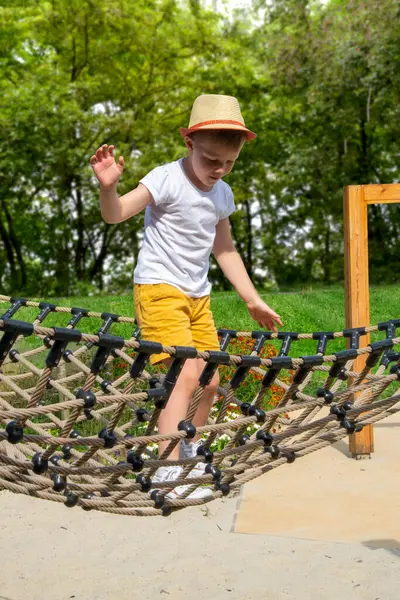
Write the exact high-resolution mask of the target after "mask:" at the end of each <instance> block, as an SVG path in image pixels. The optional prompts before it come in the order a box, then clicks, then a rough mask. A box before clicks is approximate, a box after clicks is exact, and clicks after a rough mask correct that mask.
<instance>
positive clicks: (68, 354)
mask: <svg viewBox="0 0 400 600" xmlns="http://www.w3.org/2000/svg"><path fill="white" fill-rule="evenodd" d="M72 354H73V352H72V350H66V351H65V352H63V355H62V357H63V360H64V362H66V363H70V362H71V360H70V358H69V357H70V356H71V355H72Z"/></svg>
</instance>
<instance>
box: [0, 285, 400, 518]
mask: <svg viewBox="0 0 400 600" xmlns="http://www.w3.org/2000/svg"><path fill="white" fill-rule="evenodd" d="M0 315H1V316H0V332H1V333H0V336H1V337H0V369H1V370H0V490H1V489H6V490H9V491H11V492H14V493H22V494H28V495H31V496H35V497H37V498H43V499H46V500H53V501H56V502H62V503H64V504H65V505H66V506H67V507H73V506H80V507H81V508H83V509H84V510H91V509H97V510H102V511H105V512H110V513H115V514H124V515H136V516H151V515H164V516H167V515H169V514H170V513H171V511H172V510H177V509H182V508H185V507H187V506H196V505H202V504H204V503H206V502H210V501H211V500H213V499H215V498H219V497H221V496H225V495H228V494H232V493H235V492H237V491H238V489H239V488H240V486H242V485H243V484H244V483H246V482H248V481H251V480H252V479H254V478H256V477H259V476H260V475H261V474H263V473H266V472H267V471H270V470H272V469H274V468H276V467H279V466H281V465H285V464H287V463H293V462H294V461H295V460H296V459H297V458H300V457H302V456H305V455H307V454H309V453H310V452H314V451H316V450H319V449H321V448H323V447H325V446H327V445H329V444H333V443H335V442H336V441H338V440H340V439H342V438H343V437H345V436H347V435H349V434H352V433H354V432H357V431H360V430H361V429H362V427H363V426H365V425H366V424H369V423H375V422H376V421H379V420H381V419H384V418H385V417H387V416H389V415H390V414H393V413H394V412H397V411H398V410H399V409H400V403H399V401H400V395H399V393H398V392H399V379H400V353H399V352H397V351H396V345H397V344H400V337H396V335H397V329H398V328H399V327H400V319H395V320H390V321H387V322H384V323H379V324H378V325H376V326H371V327H359V328H354V329H347V330H344V331H341V332H327V331H324V332H314V333H309V334H305V333H296V332H279V333H278V334H273V333H271V332H265V331H254V332H238V331H233V330H229V329H221V330H219V335H220V346H221V350H220V351H219V352H215V351H209V352H197V351H196V350H195V349H193V348H186V347H165V346H162V345H161V344H158V343H155V342H149V341H145V340H141V339H140V331H139V330H138V329H137V328H136V325H135V321H134V319H133V318H129V317H123V316H119V315H115V314H111V313H101V314H100V313H95V312H90V311H88V310H86V309H82V308H66V307H59V306H56V305H54V304H50V303H48V302H33V301H29V300H26V299H24V298H9V297H6V296H0ZM52 320H53V323H52ZM54 322H56V323H57V324H56V325H54ZM121 327H122V329H123V333H124V335H117V333H118V332H117V329H118V328H121ZM368 333H370V334H372V337H373V338H374V339H375V340H376V341H373V342H372V343H370V344H369V345H367V346H366V347H361V348H360V347H359V346H360V338H362V336H365V335H366V334H368ZM238 340H244V342H245V343H244V347H245V349H246V352H243V351H242V352H241V353H238V352H237V349H238ZM339 342H342V344H343V346H344V349H341V350H338V351H335V352H333V353H331V354H328V353H327V350H328V346H333V345H334V346H335V347H337V345H338V343H339ZM295 344H297V345H298V344H300V346H303V347H304V348H305V349H306V353H303V354H302V355H300V356H298V357H292V356H289V352H291V351H292V350H293V347H294V346H295ZM239 347H240V349H241V350H243V344H242V345H240V346H239ZM310 348H311V349H314V350H313V351H314V353H311V352H310ZM232 349H233V350H234V351H232ZM229 350H231V352H229ZM160 352H163V353H167V354H168V355H170V356H171V358H172V363H171V366H170V367H169V369H168V370H167V371H166V372H161V371H160V370H158V371H157V369H156V368H154V367H151V366H150V364H149V359H150V356H151V355H152V354H157V353H160ZM196 357H199V358H202V359H203V360H204V361H205V362H206V366H205V368H204V370H203V372H202V374H201V376H200V378H199V384H198V387H197V389H196V391H195V393H194V394H193V397H192V400H191V403H190V405H189V408H188V412H187V416H186V419H185V420H184V421H181V422H180V423H179V424H178V423H177V426H176V430H175V431H171V432H170V433H168V434H164V435H161V434H159V433H158V429H157V423H158V419H159V416H160V414H161V411H162V410H164V408H165V406H166V405H167V403H168V399H169V397H170V395H171V392H172V390H173V389H174V385H175V383H176V381H177V378H178V377H179V373H180V371H181V369H182V367H183V365H184V363H185V361H186V360H188V359H192V358H196ZM217 369H220V373H221V374H223V375H224V376H223V377H222V380H223V381H225V383H224V385H221V387H220V388H219V389H218V394H217V396H216V397H215V402H214V407H213V409H212V411H211V413H210V417H209V419H208V422H207V423H206V425H204V426H203V427H199V428H197V431H196V428H195V427H194V425H193V424H192V419H193V417H194V415H195V413H196V410H197V407H198V405H199V403H200V401H201V397H202V393H203V391H204V389H205V387H206V386H207V384H208V383H209V382H210V381H211V379H212V377H213V375H214V373H215V372H216V370H217ZM196 433H197V434H198V435H199V436H200V442H199V443H197V444H196V448H197V452H196V455H195V456H190V457H188V458H185V457H183V458H182V459H180V460H179V461H171V460H168V456H169V454H170V452H172V450H173V449H174V448H175V447H176V446H177V445H178V444H179V445H180V446H181V445H183V444H185V442H186V441H187V440H190V439H192V438H193V436H194V435H195V434H196ZM159 442H168V446H167V449H166V450H165V451H164V452H163V453H162V454H161V455H159V453H158V444H159ZM166 466H176V467H179V476H178V478H175V479H173V480H166V481H159V480H157V476H156V474H157V472H158V469H159V468H160V467H166ZM199 490H200V492H201V493H198V492H199Z"/></svg>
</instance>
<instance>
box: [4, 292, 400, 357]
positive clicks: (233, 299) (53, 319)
mask: <svg viewBox="0 0 400 600" xmlns="http://www.w3.org/2000/svg"><path fill="white" fill-rule="evenodd" d="M262 297H263V299H264V300H265V301H266V302H267V303H268V304H269V305H270V306H271V307H272V308H273V309H274V310H275V311H276V312H278V313H279V314H280V316H281V318H282V321H283V323H284V327H283V328H282V331H298V332H304V333H308V332H312V331H323V330H325V331H341V330H342V329H344V327H345V308H344V306H345V297H344V290H343V288H339V287H337V286H335V287H332V288H331V289H325V290H317V291H314V290H305V291H303V292H292V293H268V294H263V293H262ZM30 299H31V300H35V299H34V298H30ZM399 299H400V286H383V287H372V288H371V290H370V305H371V319H370V321H371V324H376V323H378V322H380V321H385V320H388V319H390V318H399V317H400V303H399ZM42 300H43V299H42ZM46 300H48V301H49V302H52V303H55V304H57V305H59V306H68V307H72V306H78V307H83V308H87V309H89V310H91V311H93V312H99V313H101V312H103V311H107V312H112V313H116V314H119V315H124V316H129V317H133V316H134V314H133V299H132V296H131V295H129V296H102V297H101V296H100V297H69V298H46ZM3 306H4V307H5V308H7V305H6V304H5V303H4V304H3V303H0V314H1V312H3ZM211 308H212V311H213V314H214V320H215V324H216V326H217V327H227V328H230V329H236V330H241V331H251V330H253V329H257V328H258V326H257V324H256V323H255V322H254V321H253V320H252V319H251V317H250V315H249V314H248V312H247V309H246V306H245V304H244V303H243V302H242V301H241V300H240V298H239V297H238V296H237V295H236V294H235V293H234V292H225V293H224V292H216V293H213V294H212V297H211ZM37 313H38V311H37V309H29V308H22V309H20V310H19V311H18V313H17V314H16V315H15V317H14V318H17V319H20V320H27V321H31V320H33V319H34V318H35V317H36V316H37ZM69 319H70V315H68V314H51V315H49V316H48V317H47V318H46V320H45V323H44V324H45V325H46V326H49V327H51V326H53V325H57V326H66V324H67V323H68V321H69ZM101 322H102V321H101V319H99V320H98V321H97V320H96V319H90V320H89V319H87V320H86V319H82V321H81V322H80V323H79V325H78V328H79V329H80V330H81V331H83V332H91V333H94V332H95V331H96V330H97V329H98V327H100V325H101ZM111 332H112V333H114V334H115V335H122V336H123V337H125V338H128V337H130V336H131V335H132V332H133V327H132V326H131V325H126V324H118V323H117V324H114V325H113V326H112V329H111ZM26 342H27V344H28V345H29V343H30V340H29V338H26ZM277 344H279V342H276V343H275V345H277ZM315 347H316V342H309V341H303V342H295V343H294V344H293V350H292V352H291V354H292V355H293V356H294V355H301V354H305V353H308V354H310V353H311V354H312V353H314V352H315ZM342 348H344V343H343V341H342V340H338V341H335V342H333V343H331V344H330V345H329V346H328V349H329V350H332V351H335V350H338V349H342Z"/></svg>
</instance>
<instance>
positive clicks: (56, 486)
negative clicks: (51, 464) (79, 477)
mask: <svg viewBox="0 0 400 600" xmlns="http://www.w3.org/2000/svg"><path fill="white" fill-rule="evenodd" d="M50 479H51V480H52V481H53V490H54V491H55V492H63V491H64V490H65V486H66V485H67V480H66V479H65V477H63V476H62V475H60V474H59V473H52V474H51V475H50Z"/></svg>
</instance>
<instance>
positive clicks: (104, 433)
mask: <svg viewBox="0 0 400 600" xmlns="http://www.w3.org/2000/svg"><path fill="white" fill-rule="evenodd" d="M98 437H99V438H100V439H101V440H103V441H104V448H114V446H115V444H116V443H117V437H116V435H115V433H114V432H113V431H108V429H107V428H106V427H105V428H104V429H102V430H101V431H100V432H99V435H98Z"/></svg>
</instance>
